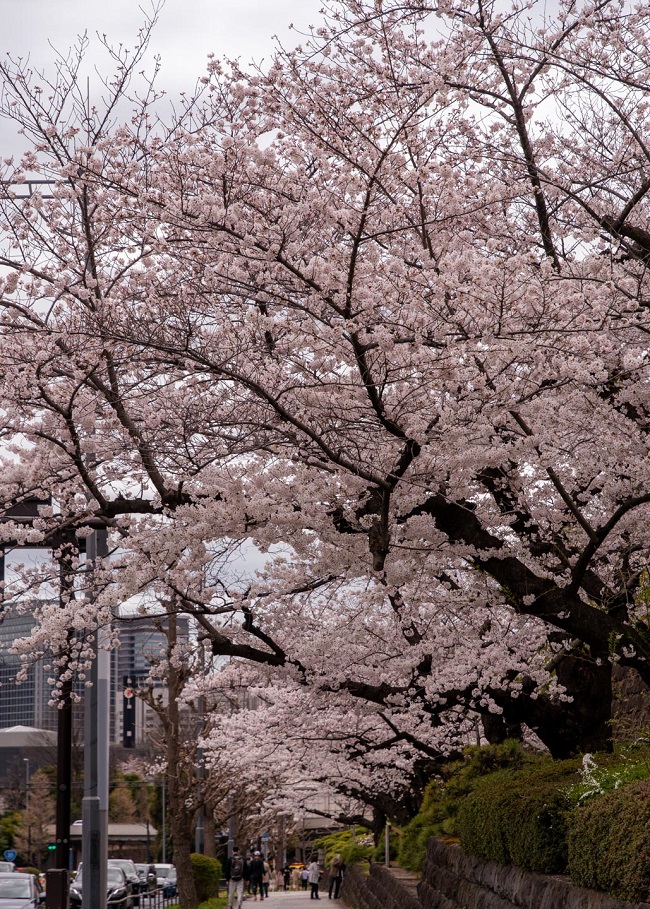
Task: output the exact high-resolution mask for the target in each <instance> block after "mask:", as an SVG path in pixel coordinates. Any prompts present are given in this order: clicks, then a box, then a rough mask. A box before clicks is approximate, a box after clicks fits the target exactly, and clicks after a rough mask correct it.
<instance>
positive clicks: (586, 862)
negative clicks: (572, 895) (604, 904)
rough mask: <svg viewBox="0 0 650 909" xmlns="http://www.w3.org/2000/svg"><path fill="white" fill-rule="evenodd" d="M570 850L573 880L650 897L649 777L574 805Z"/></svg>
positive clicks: (628, 896)
mask: <svg viewBox="0 0 650 909" xmlns="http://www.w3.org/2000/svg"><path fill="white" fill-rule="evenodd" d="M568 853H569V873H570V875H571V878H572V880H574V881H575V883H576V884H579V885H580V886H582V887H591V888H593V889H595V890H605V891H606V892H607V893H610V894H611V895H612V896H614V897H616V898H617V899H621V900H629V901H630V902H646V901H648V900H650V780H641V781H635V782H632V783H630V784H629V785H627V786H624V787H622V788H620V789H617V790H615V791H613V792H608V793H607V794H606V795H603V796H601V797H600V798H594V799H591V800H590V801H589V802H587V803H586V804H584V805H580V806H578V807H577V808H575V809H574V811H573V812H572V814H571V817H570V820H569V829H568Z"/></svg>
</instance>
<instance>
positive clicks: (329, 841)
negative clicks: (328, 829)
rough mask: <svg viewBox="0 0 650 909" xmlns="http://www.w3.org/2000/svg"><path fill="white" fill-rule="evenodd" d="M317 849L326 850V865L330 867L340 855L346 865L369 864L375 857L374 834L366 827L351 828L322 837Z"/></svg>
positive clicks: (317, 841) (316, 843) (317, 843)
mask: <svg viewBox="0 0 650 909" xmlns="http://www.w3.org/2000/svg"><path fill="white" fill-rule="evenodd" d="M314 845H315V846H316V848H321V849H324V850H325V864H326V865H329V864H330V862H331V861H332V859H333V858H334V856H335V855H336V854H337V853H339V854H340V856H341V858H342V860H343V861H344V862H345V864H346V865H352V864H353V863H354V862H369V861H370V860H371V859H372V857H373V852H374V848H375V847H374V843H373V840H372V834H371V833H370V832H369V831H368V830H367V829H366V828H365V827H350V828H348V829H347V830H338V831H337V832H336V833H330V834H328V835H327V836H322V837H321V838H320V839H318V840H316V842H315V843H314Z"/></svg>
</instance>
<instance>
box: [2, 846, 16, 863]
mask: <svg viewBox="0 0 650 909" xmlns="http://www.w3.org/2000/svg"><path fill="white" fill-rule="evenodd" d="M3 855H4V857H5V859H6V860H7V861H8V862H14V861H15V860H16V856H17V855H18V853H17V852H16V850H15V849H5V851H4V852H3Z"/></svg>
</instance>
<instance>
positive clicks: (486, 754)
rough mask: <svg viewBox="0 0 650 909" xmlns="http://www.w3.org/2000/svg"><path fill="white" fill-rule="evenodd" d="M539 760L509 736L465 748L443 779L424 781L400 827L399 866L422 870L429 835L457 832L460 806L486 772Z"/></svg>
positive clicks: (451, 834) (521, 765)
mask: <svg viewBox="0 0 650 909" xmlns="http://www.w3.org/2000/svg"><path fill="white" fill-rule="evenodd" d="M538 762H539V758H537V757H535V756H532V755H529V754H527V753H526V752H525V751H524V750H523V748H522V747H521V744H520V743H519V742H515V741H514V740H512V739H510V740H508V741H506V742H503V744H501V745H483V746H481V747H476V746H474V747H470V748H468V749H467V750H466V751H465V753H464V755H463V758H462V759H461V760H458V761H453V762H452V763H450V764H449V765H448V767H447V768H446V769H445V774H444V778H434V779H432V780H431V781H430V782H429V783H428V784H427V787H426V789H425V790H424V799H423V801H422V808H421V809H420V811H419V813H418V814H416V816H415V817H414V818H413V820H411V821H410V822H409V823H408V824H407V825H406V826H404V827H403V828H402V829H401V832H400V833H401V835H400V838H399V850H398V861H399V864H400V865H401V866H402V868H408V869H409V871H420V870H421V869H422V863H423V861H424V857H425V855H426V850H427V842H428V841H429V838H430V837H432V836H449V837H455V836H456V835H457V833H458V825H457V819H456V815H457V813H458V810H459V807H460V805H461V804H462V803H463V801H464V800H465V798H466V797H467V795H468V794H469V793H470V792H471V791H472V790H473V789H474V788H475V786H476V785H477V783H478V782H479V781H480V780H481V779H483V778H485V777H486V775H487V774H493V773H494V772H495V771H497V770H499V769H504V768H510V770H511V771H514V770H519V769H520V768H522V767H524V766H526V765H529V764H533V763H538Z"/></svg>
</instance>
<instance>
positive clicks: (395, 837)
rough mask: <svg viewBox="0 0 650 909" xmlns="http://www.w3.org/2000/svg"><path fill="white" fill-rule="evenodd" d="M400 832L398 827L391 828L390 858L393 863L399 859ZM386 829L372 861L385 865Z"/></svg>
mask: <svg viewBox="0 0 650 909" xmlns="http://www.w3.org/2000/svg"><path fill="white" fill-rule="evenodd" d="M399 836H400V833H399V830H397V828H396V827H391V830H390V837H389V840H388V856H389V858H390V860H391V861H395V860H396V859H397V854H398V851H399V849H398V841H399ZM385 837H386V828H385V827H384V832H383V833H382V835H381V836H380V837H379V842H378V843H377V845H376V846H375V848H374V849H373V851H372V860H373V862H379V863H380V864H383V863H384V862H385V861H386V839H385Z"/></svg>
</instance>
